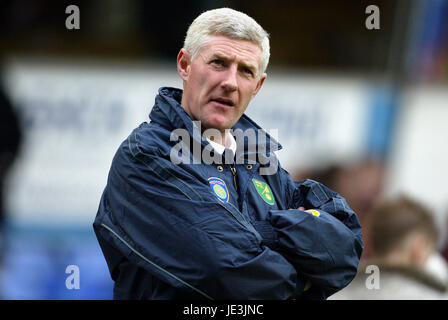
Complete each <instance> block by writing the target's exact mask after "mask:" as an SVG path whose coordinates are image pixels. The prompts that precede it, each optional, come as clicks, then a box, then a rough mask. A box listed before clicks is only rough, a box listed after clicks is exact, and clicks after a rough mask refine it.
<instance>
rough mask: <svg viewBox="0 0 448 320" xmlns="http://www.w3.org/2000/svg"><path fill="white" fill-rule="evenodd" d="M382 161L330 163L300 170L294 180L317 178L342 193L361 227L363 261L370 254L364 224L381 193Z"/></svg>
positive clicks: (366, 228)
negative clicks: (307, 169) (346, 163)
mask: <svg viewBox="0 0 448 320" xmlns="http://www.w3.org/2000/svg"><path fill="white" fill-rule="evenodd" d="M384 174H385V172H384V164H383V162H382V161H379V160H374V159H365V160H361V161H358V162H355V163H352V164H349V165H345V166H342V165H332V166H329V167H327V168H325V169H323V170H316V171H313V172H311V171H310V172H303V173H301V174H300V175H295V179H296V180H302V179H305V178H309V179H313V180H316V181H319V182H321V183H323V184H324V185H326V186H327V187H329V188H330V189H333V190H334V191H336V192H337V193H339V194H340V195H342V196H343V197H344V198H345V199H346V200H347V203H348V204H349V205H350V207H351V208H352V209H353V211H355V212H356V214H357V215H358V218H359V222H360V224H361V226H362V234H363V241H364V252H363V255H362V260H364V259H367V258H368V257H369V255H370V245H369V242H368V240H369V237H368V234H369V228H368V225H367V224H366V219H367V216H368V212H369V211H370V210H371V209H372V206H373V205H374V203H375V202H376V201H377V199H378V198H379V197H380V196H381V194H382V192H383V185H384Z"/></svg>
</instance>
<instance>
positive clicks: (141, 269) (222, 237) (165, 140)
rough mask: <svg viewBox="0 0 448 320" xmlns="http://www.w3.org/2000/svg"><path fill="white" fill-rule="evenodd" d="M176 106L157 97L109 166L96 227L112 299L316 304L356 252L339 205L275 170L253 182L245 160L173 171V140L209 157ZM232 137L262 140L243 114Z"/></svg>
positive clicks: (255, 170)
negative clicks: (180, 133) (249, 132)
mask: <svg viewBox="0 0 448 320" xmlns="http://www.w3.org/2000/svg"><path fill="white" fill-rule="evenodd" d="M181 97H182V90H179V89H174V88H161V89H160V90H159V95H157V97H156V101H155V105H154V107H153V109H152V111H151V113H150V119H151V122H150V123H146V122H144V123H142V124H141V125H140V126H139V127H138V128H136V129H135V130H134V131H133V132H132V133H131V135H130V136H129V137H128V138H127V139H126V140H125V141H124V142H123V143H122V144H121V146H120V147H119V149H118V151H117V153H116V154H115V157H114V159H113V162H112V165H111V169H110V172H109V177H108V182H107V186H106V188H105V190H104V193H103V195H102V198H101V201H100V205H99V210H98V213H97V216H96V219H95V221H94V224H93V226H94V230H95V233H96V235H97V238H98V241H99V243H100V246H101V249H102V251H103V253H104V256H105V258H106V261H107V264H108V267H109V270H110V274H111V277H112V279H113V280H114V281H115V286H114V298H115V299H291V298H297V299H300V298H312V299H325V298H326V297H328V296H329V295H331V294H333V293H335V292H336V291H338V290H340V289H342V288H343V287H345V286H346V285H348V284H349V283H350V281H351V280H352V279H353V277H354V276H355V274H356V271H357V267H358V263H359V258H360V256H361V253H362V250H363V243H362V238H361V227H360V225H359V221H358V218H357V216H356V214H355V213H354V212H353V211H352V210H351V209H350V207H349V206H348V204H347V202H346V201H345V200H344V198H342V197H341V196H340V195H338V194H337V193H335V192H334V191H332V190H330V189H328V188H327V187H325V186H323V185H322V184H320V183H318V182H315V181H312V180H305V181H302V182H295V181H293V180H292V179H291V177H290V176H289V174H288V173H287V172H286V171H285V170H284V169H283V168H281V167H280V166H279V167H278V170H277V171H276V172H275V174H271V175H260V169H261V167H262V166H263V165H262V164H261V163H263V162H262V161H259V158H257V160H256V161H255V162H254V161H253V157H252V158H251V157H249V154H248V152H246V151H245V152H243V153H242V154H243V158H244V163H241V164H204V163H201V164H191V163H190V164H188V163H179V164H174V163H173V162H172V161H171V158H170V153H171V150H172V148H173V146H175V145H176V144H177V143H179V141H171V140H170V137H171V133H172V131H173V130H174V129H177V128H184V129H186V130H188V132H189V133H190V136H191V139H192V140H191V142H192V143H198V145H199V146H200V147H201V148H210V145H209V144H208V143H207V141H206V140H204V139H202V138H201V137H199V139H197V137H196V138H194V134H193V122H192V120H191V119H190V118H189V116H188V115H187V113H186V112H185V111H184V109H183V108H182V107H181V105H180V101H181ZM237 128H238V129H242V130H246V129H255V130H258V129H260V127H259V126H257V125H256V124H255V123H254V122H253V121H252V120H250V119H249V118H248V117H247V116H245V115H243V116H242V117H241V118H240V120H239V121H238V123H237V124H236V125H235V127H234V128H233V129H237ZM269 139H271V138H270V137H269V136H268V140H267V141H268V142H269ZM272 141H273V139H272ZM266 144H268V143H266ZM269 145H271V144H269ZM276 145H277V148H276V149H280V148H281V146H280V145H279V144H278V143H277V144H276ZM238 147H240V146H238ZM246 149H247V150H249V148H246ZM259 149H260V150H265V151H266V150H267V153H266V152H265V153H266V154H269V152H271V151H270V150H269V148H268V147H266V146H262V148H259ZM250 150H252V149H250ZM273 150H274V149H273ZM273 150H272V151H273ZM224 155H225V154H224ZM261 156H262V155H261V154H257V157H261ZM192 157H193V154H190V160H192ZM264 166H266V164H264ZM300 206H303V207H305V208H306V209H315V210H314V211H311V212H304V211H302V210H298V209H297V208H298V207H300ZM310 285H311V286H310Z"/></svg>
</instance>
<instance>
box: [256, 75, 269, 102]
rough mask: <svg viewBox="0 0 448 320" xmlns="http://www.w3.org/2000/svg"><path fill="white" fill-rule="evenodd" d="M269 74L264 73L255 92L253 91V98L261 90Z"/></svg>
mask: <svg viewBox="0 0 448 320" xmlns="http://www.w3.org/2000/svg"><path fill="white" fill-rule="evenodd" d="M266 77H267V74H266V73H263V75H262V76H261V78H260V80H258V83H257V86H256V87H255V90H254V92H253V93H252V98H253V97H255V95H256V94H257V93H258V91H260V89H261V87H262V86H263V83H264V80H266Z"/></svg>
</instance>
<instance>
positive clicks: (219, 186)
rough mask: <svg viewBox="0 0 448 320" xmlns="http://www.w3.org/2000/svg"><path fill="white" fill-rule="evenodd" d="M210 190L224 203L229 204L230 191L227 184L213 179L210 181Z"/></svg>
mask: <svg viewBox="0 0 448 320" xmlns="http://www.w3.org/2000/svg"><path fill="white" fill-rule="evenodd" d="M208 183H209V184H210V188H211V189H212V192H213V193H214V194H215V195H216V197H218V199H219V200H220V201H222V202H229V190H228V189H227V186H226V183H225V182H224V181H223V180H222V179H219V178H216V177H211V178H209V179H208Z"/></svg>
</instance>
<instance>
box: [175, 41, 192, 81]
mask: <svg viewBox="0 0 448 320" xmlns="http://www.w3.org/2000/svg"><path fill="white" fill-rule="evenodd" d="M190 68H191V57H190V54H189V52H188V51H187V50H186V49H185V48H182V49H181V50H180V51H179V54H178V55H177V72H178V73H179V75H180V77H181V78H182V79H183V80H184V81H186V80H187V79H188V76H189V74H190Z"/></svg>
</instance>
